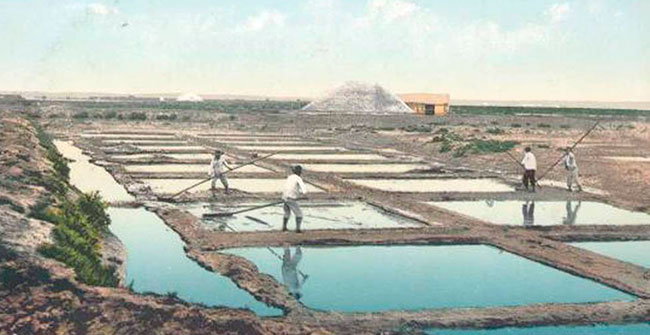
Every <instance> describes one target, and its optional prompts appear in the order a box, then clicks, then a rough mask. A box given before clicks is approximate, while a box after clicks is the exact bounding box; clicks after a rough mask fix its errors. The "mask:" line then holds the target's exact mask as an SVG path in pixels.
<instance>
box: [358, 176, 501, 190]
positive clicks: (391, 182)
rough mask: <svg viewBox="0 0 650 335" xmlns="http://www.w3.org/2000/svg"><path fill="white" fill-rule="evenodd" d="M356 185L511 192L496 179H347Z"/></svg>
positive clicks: (382, 187) (405, 188)
mask: <svg viewBox="0 0 650 335" xmlns="http://www.w3.org/2000/svg"><path fill="white" fill-rule="evenodd" d="M347 180H348V181H350V182H353V183H355V184H358V185H362V186H366V187H370V188H375V189H378V190H382V191H388V192H512V191H514V188H513V187H512V186H509V185H506V184H504V183H502V182H500V181H498V180H496V179H488V178H481V179H460V178H456V179H451V178H450V179H446V178H445V179H442V178H441V179H347Z"/></svg>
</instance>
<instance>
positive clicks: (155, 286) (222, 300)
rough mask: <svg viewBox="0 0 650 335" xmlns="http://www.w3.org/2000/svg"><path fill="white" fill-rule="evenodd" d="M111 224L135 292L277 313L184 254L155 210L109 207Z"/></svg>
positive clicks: (179, 244) (174, 235)
mask: <svg viewBox="0 0 650 335" xmlns="http://www.w3.org/2000/svg"><path fill="white" fill-rule="evenodd" d="M108 214H109V215H110V217H111V221H112V223H111V225H110V230H111V232H113V234H115V235H116V236H117V237H118V238H119V239H120V241H122V243H124V245H125V246H126V249H127V252H128V256H127V264H126V267H127V268H126V283H131V282H132V283H133V289H134V290H135V291H136V292H140V293H144V292H155V293H158V294H167V293H171V292H174V293H176V294H177V295H178V297H179V298H181V299H183V300H185V301H188V302H194V303H202V304H206V305H208V306H228V307H234V308H250V309H251V310H253V311H254V312H256V313H257V314H260V315H281V314H282V312H281V311H280V310H278V309H275V308H271V307H268V306H266V305H265V304H263V303H261V302H259V301H257V300H255V298H253V296H251V295H250V294H248V293H247V292H245V291H243V290H241V289H239V288H238V287H237V286H235V284H234V283H233V282H232V281H231V280H230V279H229V278H226V277H224V276H222V275H220V274H217V273H214V272H210V271H207V270H205V269H203V268H202V267H201V266H199V265H198V264H197V263H195V262H194V261H192V260H191V259H189V258H187V256H186V255H185V251H184V250H183V241H182V240H181V239H180V237H179V236H178V235H177V234H176V233H175V232H173V231H172V230H171V229H170V228H169V227H167V226H166V225H165V223H164V222H162V220H161V219H160V218H159V217H158V216H157V215H156V214H154V213H151V212H149V211H147V210H145V209H143V208H137V209H133V208H128V209H127V208H110V209H109V211H108Z"/></svg>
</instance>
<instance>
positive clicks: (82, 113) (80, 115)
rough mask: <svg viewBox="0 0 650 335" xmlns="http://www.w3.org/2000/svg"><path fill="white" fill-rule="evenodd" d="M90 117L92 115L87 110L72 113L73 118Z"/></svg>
mask: <svg viewBox="0 0 650 335" xmlns="http://www.w3.org/2000/svg"><path fill="white" fill-rule="evenodd" d="M88 117H90V115H89V114H88V112H86V111H83V112H76V113H74V114H72V118H74V119H87V118H88Z"/></svg>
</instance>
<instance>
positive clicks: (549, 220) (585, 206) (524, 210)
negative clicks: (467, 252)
mask: <svg viewBox="0 0 650 335" xmlns="http://www.w3.org/2000/svg"><path fill="white" fill-rule="evenodd" d="M427 204H430V205H434V206H437V207H442V208H445V209H448V210H451V211H454V212H458V213H461V214H464V215H468V216H471V217H474V218H477V219H479V220H484V221H487V222H490V223H494V224H500V225H513V226H518V225H524V226H533V225H535V226H551V225H639V224H648V225H650V215H649V214H646V213H642V212H632V211H628V210H625V209H621V208H617V207H614V206H612V205H608V204H605V203H600V202H595V201H518V200H507V201H493V200H482V201H433V202H427Z"/></svg>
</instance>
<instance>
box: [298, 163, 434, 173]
mask: <svg viewBox="0 0 650 335" xmlns="http://www.w3.org/2000/svg"><path fill="white" fill-rule="evenodd" d="M303 168H305V169H306V170H310V171H316V172H331V173H346V172H351V173H406V172H409V171H413V170H427V169H431V167H430V166H428V165H425V164H303Z"/></svg>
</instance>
